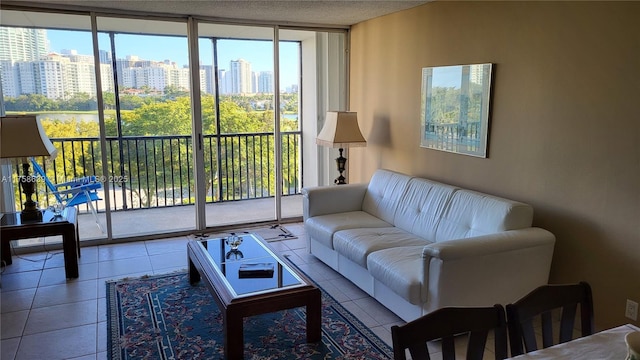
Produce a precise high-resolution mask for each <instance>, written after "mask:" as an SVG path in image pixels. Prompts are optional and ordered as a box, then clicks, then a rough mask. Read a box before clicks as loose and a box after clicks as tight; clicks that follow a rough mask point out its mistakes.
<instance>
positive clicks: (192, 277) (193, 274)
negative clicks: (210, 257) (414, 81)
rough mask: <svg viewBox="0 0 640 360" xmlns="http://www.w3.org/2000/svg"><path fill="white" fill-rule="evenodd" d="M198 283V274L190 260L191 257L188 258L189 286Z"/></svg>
mask: <svg viewBox="0 0 640 360" xmlns="http://www.w3.org/2000/svg"><path fill="white" fill-rule="evenodd" d="M198 281H200V273H199V272H198V268H196V266H195V265H193V260H191V256H189V284H191V285H193V284H195V283H197V282H198Z"/></svg>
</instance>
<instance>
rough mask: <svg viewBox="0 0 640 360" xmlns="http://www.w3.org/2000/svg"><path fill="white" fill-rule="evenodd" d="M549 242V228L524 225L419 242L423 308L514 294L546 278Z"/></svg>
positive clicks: (510, 298)
mask: <svg viewBox="0 0 640 360" xmlns="http://www.w3.org/2000/svg"><path fill="white" fill-rule="evenodd" d="M554 245H555V236H554V235H553V234H552V233H550V232H549V231H546V230H544V229H540V228H526V229H519V230H510V231H505V232H501V233H496V234H491V235H484V236H477V237H472V238H465V239H457V240H449V241H442V242H439V243H433V244H429V245H427V246H425V247H424V248H423V250H422V257H423V274H424V275H423V276H424V278H423V281H424V283H423V289H425V290H423V293H422V297H423V301H425V302H427V304H426V305H425V310H426V311H427V312H429V311H433V310H435V309H438V308H441V307H445V306H491V305H492V304H509V303H511V302H514V301H516V300H518V299H519V298H521V297H522V296H524V295H526V294H527V293H528V292H530V291H531V290H533V289H535V288H536V287H538V286H540V285H543V284H546V283H548V281H549V272H550V269H551V260H552V258H553V248H554Z"/></svg>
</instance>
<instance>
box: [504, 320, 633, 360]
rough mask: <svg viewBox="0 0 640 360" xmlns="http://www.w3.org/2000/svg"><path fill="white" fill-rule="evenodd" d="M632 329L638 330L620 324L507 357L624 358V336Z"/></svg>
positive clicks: (556, 359)
mask: <svg viewBox="0 0 640 360" xmlns="http://www.w3.org/2000/svg"><path fill="white" fill-rule="evenodd" d="M632 331H640V328H639V327H637V326H635V325H633V324H625V325H620V326H617V327H614V328H611V329H607V330H603V331H600V332H597V333H594V334H591V335H589V336H584V337H580V338H576V339H573V340H571V341H568V342H565V343H562V344H557V345H553V346H550V347H548V348H545V349H539V350H535V351H532V352H529V353H526V354H522V355H518V356H515V357H512V358H509V359H514V360H552V359H553V360H559V359H566V360H569V359H589V360H607V359H611V360H624V359H625V358H626V356H627V345H626V343H625V341H624V338H625V336H626V335H627V334H628V333H630V332H632Z"/></svg>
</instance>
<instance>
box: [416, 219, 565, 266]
mask: <svg viewBox="0 0 640 360" xmlns="http://www.w3.org/2000/svg"><path fill="white" fill-rule="evenodd" d="M555 239H556V238H555V236H554V235H553V234H552V233H550V232H549V231H547V230H544V229H541V228H534V227H532V228H526V229H519V230H509V231H504V232H500V233H496V234H490V235H482V236H476V237H470V238H463V239H456V240H448V241H441V242H437V243H432V244H429V245H427V246H425V247H424V249H423V250H422V256H423V257H435V258H439V259H442V260H456V259H461V258H466V257H477V256H487V255H491V254H497V253H502V252H507V251H515V250H521V249H524V248H530V247H536V246H552V247H553V246H554V244H555V241H556V240H555Z"/></svg>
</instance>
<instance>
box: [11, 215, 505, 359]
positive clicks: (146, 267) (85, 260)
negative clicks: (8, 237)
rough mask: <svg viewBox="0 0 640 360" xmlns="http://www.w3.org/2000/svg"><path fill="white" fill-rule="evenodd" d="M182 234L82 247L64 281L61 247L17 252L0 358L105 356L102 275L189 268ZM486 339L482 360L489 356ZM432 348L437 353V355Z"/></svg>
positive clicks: (281, 245) (370, 314)
mask: <svg viewBox="0 0 640 360" xmlns="http://www.w3.org/2000/svg"><path fill="white" fill-rule="evenodd" d="M286 227H287V229H289V230H290V231H291V232H292V233H294V234H296V235H297V236H298V238H297V239H292V240H283V241H279V242H272V243H270V244H271V245H272V247H273V248H274V249H275V250H277V251H278V252H279V253H281V254H283V255H285V256H287V257H289V258H290V259H291V260H292V261H293V262H294V263H296V265H298V266H299V267H300V268H301V269H302V270H303V271H304V272H305V273H307V274H308V275H309V276H310V277H311V278H312V279H313V280H315V281H316V282H317V283H318V284H319V285H320V286H321V287H322V288H324V289H325V290H326V291H327V292H328V293H329V294H331V295H332V296H333V297H334V298H335V299H336V300H337V301H339V302H340V303H341V304H342V305H343V306H344V307H345V308H347V309H348V310H349V311H350V312H351V313H353V314H354V315H356V316H357V317H358V318H359V319H360V320H361V321H362V322H363V323H364V324H365V325H366V326H368V327H369V328H370V329H371V330H372V331H373V332H374V333H375V334H377V335H378V336H379V337H380V338H381V339H382V340H384V341H385V342H387V343H388V344H391V331H390V329H391V326H392V325H395V324H403V323H404V322H403V321H402V320H401V319H400V318H398V317H397V316H396V315H395V314H393V313H391V312H390V311H389V310H387V309H386V308H385V307H383V306H382V305H380V304H379V303H378V302H377V301H376V300H374V299H373V298H371V297H369V296H368V295H367V294H366V293H364V292H363V291H361V290H360V289H359V288H357V287H356V286H355V285H353V284H352V283H351V282H349V281H348V280H346V279H345V278H344V277H342V276H341V275H340V274H339V273H337V272H335V271H334V270H332V269H331V268H329V267H328V266H326V265H324V264H323V263H321V262H320V261H318V260H317V259H316V258H315V257H314V256H313V255H310V254H309V253H308V250H307V239H306V234H305V232H304V227H303V226H302V224H301V223H294V224H287V225H286ZM187 241H188V237H177V238H171V239H163V240H150V241H140V242H132V243H123V244H116V245H100V246H91V247H83V248H82V256H81V258H80V260H79V267H80V277H79V278H78V279H75V280H68V281H67V280H66V279H65V276H64V261H63V260H64V258H63V255H62V252H61V251H50V252H41V253H33V254H26V255H20V256H19V257H18V256H14V257H13V264H12V265H10V266H7V267H5V268H3V273H2V280H1V289H0V291H1V292H0V308H1V320H2V322H1V324H0V328H1V329H0V330H1V339H2V340H1V344H0V350H1V353H0V355H1V357H0V359H2V360H10V359H20V360H22V359H25V360H36V359H37V360H39V359H47V360H55V359H78V360H79V359H82V360H89V359H96V360H101V359H107V358H108V356H107V353H106V351H107V325H106V320H107V315H106V307H107V305H106V299H105V293H106V286H105V281H107V280H111V279H120V278H124V277H129V276H141V275H145V274H162V273H168V272H173V271H176V270H179V269H186V266H187V254H186V243H187ZM491 342H492V340H490V341H489V342H488V345H487V348H488V351H486V352H485V358H487V359H489V358H493V353H492V351H491V348H492V345H490V344H491ZM430 348H431V346H430ZM435 349H436V348H434V350H435ZM461 350H462V349H461ZM433 355H435V356H432V358H433V359H438V358H439V355H440V354H433Z"/></svg>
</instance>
